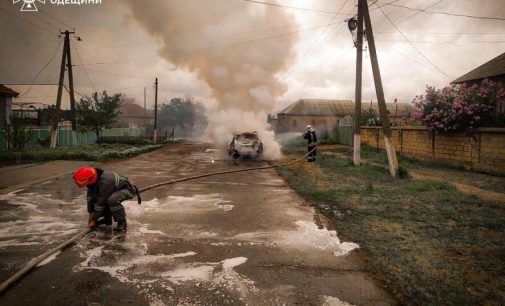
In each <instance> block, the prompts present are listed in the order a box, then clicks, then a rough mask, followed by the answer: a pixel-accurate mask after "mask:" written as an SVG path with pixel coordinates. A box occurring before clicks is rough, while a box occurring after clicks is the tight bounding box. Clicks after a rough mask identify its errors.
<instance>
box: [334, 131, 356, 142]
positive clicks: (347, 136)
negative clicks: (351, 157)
mask: <svg viewBox="0 0 505 306" xmlns="http://www.w3.org/2000/svg"><path fill="white" fill-rule="evenodd" d="M353 133H354V128H353V127H352V126H339V127H336V128H335V129H334V130H333V138H334V139H336V142H337V143H341V144H346V145H352V144H353V138H354V137H353Z"/></svg>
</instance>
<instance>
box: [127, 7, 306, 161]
mask: <svg viewBox="0 0 505 306" xmlns="http://www.w3.org/2000/svg"><path fill="white" fill-rule="evenodd" d="M124 3H126V5H127V6H128V7H129V9H130V11H131V14H132V15H133V16H134V17H135V19H136V20H137V21H138V22H139V23H140V25H141V26H142V27H143V28H144V29H145V30H146V31H147V32H149V33H151V35H153V36H155V37H156V38H157V39H158V40H159V42H160V45H161V48H160V55H161V56H163V57H164V58H166V59H167V60H168V61H170V62H172V63H174V64H175V65H177V66H178V67H180V68H184V69H188V70H190V71H193V72H195V73H196V74H197V75H198V77H199V78H200V79H201V80H202V81H204V82H205V83H207V84H208V85H209V87H210V88H211V91H212V95H213V97H214V99H215V107H213V108H211V109H210V111H211V114H210V116H209V127H208V130H207V134H208V135H209V137H211V139H212V140H213V141H214V142H215V143H216V144H217V145H223V144H224V143H225V141H224V139H222V138H225V139H226V142H228V141H229V140H231V137H232V133H233V132H234V131H254V130H255V131H257V132H258V134H259V135H260V137H265V138H264V139H263V141H264V143H265V157H267V158H271V159H273V158H278V157H280V146H279V145H278V144H276V142H275V140H274V138H273V133H272V132H269V131H268V130H267V128H268V125H267V124H266V122H265V121H266V113H268V112H270V111H272V110H273V109H274V103H275V98H276V97H279V96H281V95H282V94H283V93H284V92H285V91H286V89H287V88H286V86H285V84H283V83H281V82H280V81H279V80H278V79H277V78H276V74H277V73H279V72H281V71H283V70H285V69H286V68H287V67H288V66H289V65H290V64H291V63H292V61H293V59H294V54H293V52H292V47H293V46H294V43H295V41H296V39H297V35H296V34H293V35H282V36H279V35H278V34H281V33H286V32H296V31H297V30H298V25H297V24H296V22H295V19H294V16H293V15H291V14H290V13H287V12H286V11H285V10H281V9H279V8H275V7H271V6H264V5H251V4H248V3H244V2H242V1H227V0H217V1H201V0H200V1H199V0H184V1H178V0H175V1H136V0H126V1H125V2H124ZM258 29H276V30H270V31H259V30H258ZM276 35H277V37H275V38H272V36H276ZM268 37H270V38H268ZM261 116H263V117H261Z"/></svg>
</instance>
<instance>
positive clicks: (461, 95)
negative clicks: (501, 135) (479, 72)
mask: <svg viewBox="0 0 505 306" xmlns="http://www.w3.org/2000/svg"><path fill="white" fill-rule="evenodd" d="M411 116H412V118H413V119H415V120H418V121H421V122H422V123H423V124H424V125H426V126H427V127H428V128H429V129H430V131H433V132H435V133H447V132H462V131H469V130H470V131H471V130H473V129H475V128H477V127H479V126H505V89H504V88H502V87H500V86H498V85H497V84H496V83H494V82H492V81H489V80H487V79H485V80H483V81H482V83H481V84H479V85H473V86H467V85H451V86H449V87H444V88H442V89H435V88H434V87H431V86H428V87H427V88H426V93H425V95H421V96H416V98H415V99H414V111H413V112H412V114H411Z"/></svg>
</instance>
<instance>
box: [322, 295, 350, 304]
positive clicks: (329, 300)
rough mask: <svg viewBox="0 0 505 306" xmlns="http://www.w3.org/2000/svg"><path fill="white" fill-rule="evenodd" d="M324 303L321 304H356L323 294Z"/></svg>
mask: <svg viewBox="0 0 505 306" xmlns="http://www.w3.org/2000/svg"><path fill="white" fill-rule="evenodd" d="M323 300H324V302H323V304H322V305H321V306H354V305H352V304H349V303H347V302H344V301H341V300H340V299H338V298H336V297H334V296H328V295H323Z"/></svg>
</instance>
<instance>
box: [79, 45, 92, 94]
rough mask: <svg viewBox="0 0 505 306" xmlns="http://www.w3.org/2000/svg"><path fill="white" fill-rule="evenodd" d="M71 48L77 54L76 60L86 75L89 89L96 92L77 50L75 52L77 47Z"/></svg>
mask: <svg viewBox="0 0 505 306" xmlns="http://www.w3.org/2000/svg"><path fill="white" fill-rule="evenodd" d="M73 47H74V50H75V53H76V54H77V58H78V59H79V62H80V63H81V65H82V69H83V70H84V74H85V75H86V78H87V79H88V81H89V84H90V85H91V88H93V89H94V90H95V91H97V90H96V87H95V84H93V81H91V78H90V77H89V74H88V71H87V70H86V67H85V66H84V62H83V61H82V58H81V55H79V50H77V46H75V45H74V46H73Z"/></svg>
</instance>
